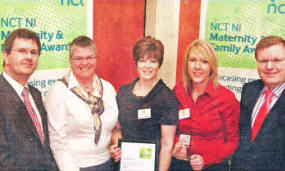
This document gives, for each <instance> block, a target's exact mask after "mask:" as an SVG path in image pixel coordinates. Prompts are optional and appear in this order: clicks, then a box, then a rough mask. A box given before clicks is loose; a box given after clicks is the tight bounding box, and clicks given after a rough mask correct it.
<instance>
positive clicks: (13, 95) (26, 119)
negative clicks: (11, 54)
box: [0, 74, 41, 144]
mask: <svg viewBox="0 0 285 171" xmlns="http://www.w3.org/2000/svg"><path fill="white" fill-rule="evenodd" d="M0 86H1V87H2V90H3V91H4V92H3V93H4V94H5V97H6V99H5V100H6V101H7V104H13V106H12V107H11V111H15V112H13V114H14V115H15V125H16V126H17V128H18V129H19V130H21V132H23V133H25V134H27V136H28V135H32V136H33V137H35V138H36V139H37V141H38V142H39V143H40V144H41V142H40V138H39V136H38V133H37V131H36V128H35V127H34V124H33V121H32V119H31V117H30V115H29V113H28V111H27V109H26V107H25V105H24V103H23V101H22V100H21V99H20V97H19V96H18V94H17V92H16V91H15V90H14V88H13V87H12V86H11V85H10V84H9V83H8V82H7V80H6V79H5V78H4V77H3V75H2V74H1V76H0Z"/></svg>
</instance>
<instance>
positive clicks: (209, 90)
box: [205, 79, 215, 96]
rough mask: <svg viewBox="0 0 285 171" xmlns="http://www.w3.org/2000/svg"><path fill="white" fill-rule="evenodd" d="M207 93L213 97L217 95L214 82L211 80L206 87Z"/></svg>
mask: <svg viewBox="0 0 285 171" xmlns="http://www.w3.org/2000/svg"><path fill="white" fill-rule="evenodd" d="M205 93H207V94H208V95H209V96H213V95H214V93H215V87H214V81H213V80H212V79H211V80H210V81H209V83H208V85H207V87H206V90H205Z"/></svg>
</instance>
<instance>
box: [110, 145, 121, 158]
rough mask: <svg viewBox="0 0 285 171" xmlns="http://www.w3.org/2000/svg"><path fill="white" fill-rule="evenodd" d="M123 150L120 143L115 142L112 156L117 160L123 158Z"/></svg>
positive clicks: (112, 147)
mask: <svg viewBox="0 0 285 171" xmlns="http://www.w3.org/2000/svg"><path fill="white" fill-rule="evenodd" d="M121 154H122V151H121V149H120V148H119V147H118V145H116V144H113V145H111V147H110V156H111V157H112V158H113V159H114V161H115V162H118V161H119V160H120V159H121Z"/></svg>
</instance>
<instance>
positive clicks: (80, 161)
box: [45, 73, 118, 171]
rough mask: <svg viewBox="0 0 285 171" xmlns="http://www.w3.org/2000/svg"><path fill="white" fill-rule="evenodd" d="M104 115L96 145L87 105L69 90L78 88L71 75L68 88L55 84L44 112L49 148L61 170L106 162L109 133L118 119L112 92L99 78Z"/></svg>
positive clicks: (114, 97) (113, 90) (76, 168)
mask: <svg viewBox="0 0 285 171" xmlns="http://www.w3.org/2000/svg"><path fill="white" fill-rule="evenodd" d="M101 81H102V85H103V101H104V109H105V110H104V112H103V113H102V114H101V116H100V118H101V123H102V131H101V136H100V140H99V142H98V144H97V145H96V144H95V143H94V138H95V131H94V121H93V115H92V114H91V109H90V108H89V105H88V104H86V103H85V102H84V101H83V100H81V99H80V98H78V97H77V96H76V95H75V94H74V93H73V92H71V91H70V89H71V88H73V87H74V86H77V85H78V82H77V80H76V79H75V77H74V76H73V74H72V73H71V76H70V82H69V87H68V88H67V87H66V86H65V84H63V83H62V82H61V81H57V82H56V83H55V84H54V85H52V87H51V88H50V89H49V92H48V95H47V97H46V99H45V107H46V110H47V112H48V126H49V136H50V145H51V150H52V152H53V155H54V158H55V160H56V163H57V164H58V167H59V169H60V170H61V171H79V169H80V167H90V166H95V165H100V164H102V163H104V162H106V161H107V160H109V159H110V155H109V150H108V149H109V145H110V142H111V132H112V129H113V128H114V126H115V124H116V122H117V119H118V107H117V102H116V91H115V89H114V88H113V86H112V85H111V84H110V83H109V82H107V81H105V80H103V79H101Z"/></svg>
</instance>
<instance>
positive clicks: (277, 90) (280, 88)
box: [259, 82, 285, 98]
mask: <svg viewBox="0 0 285 171" xmlns="http://www.w3.org/2000/svg"><path fill="white" fill-rule="evenodd" d="M267 88H268V87H267V86H264V88H263V89H262V91H261V92H260V94H259V95H262V94H264V93H265V90H266V89H267ZM284 89H285V82H284V83H282V84H281V85H279V86H277V87H275V88H273V89H272V90H271V91H272V93H273V94H274V96H276V97H278V98H279V97H280V95H281V93H282V92H283V90H284Z"/></svg>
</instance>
